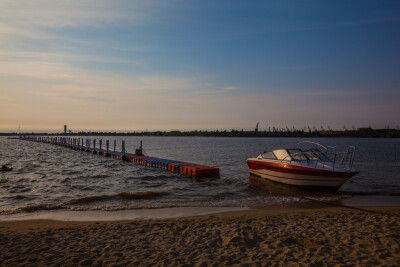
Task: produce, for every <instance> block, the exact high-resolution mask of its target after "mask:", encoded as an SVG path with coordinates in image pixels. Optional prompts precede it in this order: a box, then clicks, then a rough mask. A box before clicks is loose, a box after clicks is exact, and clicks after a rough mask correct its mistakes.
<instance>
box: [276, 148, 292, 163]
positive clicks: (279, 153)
mask: <svg viewBox="0 0 400 267" xmlns="http://www.w3.org/2000/svg"><path fill="white" fill-rule="evenodd" d="M272 152H273V153H274V154H275V157H276V159H278V160H288V161H290V155H289V153H288V152H287V150H286V149H277V150H274V151H272Z"/></svg>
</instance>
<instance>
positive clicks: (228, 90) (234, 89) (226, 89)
mask: <svg viewBox="0 0 400 267" xmlns="http://www.w3.org/2000/svg"><path fill="white" fill-rule="evenodd" d="M238 89H239V87H236V86H228V87H225V88H222V91H226V92H230V91H236V90H238Z"/></svg>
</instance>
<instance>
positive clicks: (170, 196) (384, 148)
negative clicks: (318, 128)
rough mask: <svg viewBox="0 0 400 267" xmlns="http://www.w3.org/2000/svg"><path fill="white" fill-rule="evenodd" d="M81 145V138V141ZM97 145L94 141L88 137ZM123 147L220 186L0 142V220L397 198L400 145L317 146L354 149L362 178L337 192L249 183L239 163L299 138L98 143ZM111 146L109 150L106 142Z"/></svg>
mask: <svg viewBox="0 0 400 267" xmlns="http://www.w3.org/2000/svg"><path fill="white" fill-rule="evenodd" d="M83 138H87V137H83ZM91 138H92V139H97V140H99V139H100V138H101V137H91ZM102 139H103V143H104V141H105V140H107V139H109V140H110V141H113V140H115V139H116V140H117V150H120V147H119V146H120V144H121V140H125V141H126V147H127V151H128V152H132V153H133V152H134V149H135V148H136V147H137V146H138V144H139V142H140V140H143V145H144V149H145V152H146V153H147V154H148V155H150V156H154V157H158V158H166V159H174V160H180V161H186V162H192V163H197V164H204V165H208V166H215V167H219V168H220V172H221V177H220V178H219V179H208V180H206V179H203V180H195V179H192V178H190V177H187V176H183V175H179V174H175V173H169V172H168V171H165V170H162V169H156V168H147V167H143V166H141V165H136V164H133V163H128V162H124V161H120V160H117V159H110V158H106V157H102V156H96V155H91V154H88V153H86V152H78V151H74V150H71V149H68V148H64V147H59V146H54V145H50V144H43V143H35V142H28V141H20V140H11V139H7V138H6V137H0V164H1V165H3V164H8V165H11V166H12V167H13V168H14V169H13V171H11V172H0V214H12V213H18V212H34V211H37V210H54V209H70V210H119V209H142V208H161V207H184V206H190V207H196V206H204V207H216V206H217V207H224V206H225V207H227V206H229V207H251V206H267V205H273V204H281V203H290V202H301V201H307V199H308V198H314V199H319V200H336V199H340V198H343V197H347V196H350V195H357V194H371V195H376V194H388V195H393V194H394V195H398V194H399V192H400V177H399V176H400V175H399V170H400V140H399V139H389V138H388V139H367V138H366V139H356V138H336V139H335V138H323V139H322V138H320V139H318V138H316V139H312V140H314V141H317V142H319V143H322V144H324V145H331V146H336V147H337V149H338V150H344V149H345V148H346V147H347V146H348V145H355V146H356V147H357V154H356V158H355V163H354V165H355V167H356V169H358V170H360V171H361V173H360V174H359V175H357V176H355V177H353V178H352V180H354V182H353V183H351V182H347V183H346V184H344V185H343V186H342V187H341V188H340V190H339V191H338V192H335V193H333V192H328V191H315V190H306V189H300V188H294V187H291V186H285V185H280V184H277V183H272V182H268V181H264V180H261V179H259V178H255V177H252V176H250V175H249V172H248V169H247V165H246V159H247V158H249V157H254V156H257V155H258V154H260V153H261V152H262V151H264V150H270V149H276V148H285V147H290V146H292V145H294V144H295V143H297V142H299V141H302V140H303V139H298V138H211V137H102ZM111 143H112V142H111Z"/></svg>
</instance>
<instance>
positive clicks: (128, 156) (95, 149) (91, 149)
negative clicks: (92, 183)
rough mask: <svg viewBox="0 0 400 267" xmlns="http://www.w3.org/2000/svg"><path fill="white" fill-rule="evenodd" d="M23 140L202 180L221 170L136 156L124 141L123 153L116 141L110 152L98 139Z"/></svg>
mask: <svg viewBox="0 0 400 267" xmlns="http://www.w3.org/2000/svg"><path fill="white" fill-rule="evenodd" d="M21 139H23V140H28V141H33V142H40V143H47V144H52V145H58V146H63V147H67V148H70V149H73V150H78V151H85V152H88V153H91V154H95V155H101V156H105V157H111V158H118V159H121V160H125V161H128V162H132V163H135V164H139V165H143V166H146V167H153V168H161V169H164V170H168V171H170V172H174V173H179V174H182V175H186V176H191V177H196V178H201V177H219V168H215V167H209V166H205V165H199V164H195V163H189V162H182V161H176V160H169V159H161V158H155V157H149V156H145V155H143V153H142V148H141V146H140V148H139V149H136V151H135V154H132V153H127V152H126V151H125V141H122V144H121V147H122V151H120V152H119V151H116V141H114V143H113V146H114V147H113V148H114V149H113V150H110V142H109V140H106V143H105V149H103V140H102V139H100V140H98V141H99V142H98V146H96V145H97V142H96V139H93V140H92V139H86V140H84V139H83V138H72V137H51V136H29V137H21Z"/></svg>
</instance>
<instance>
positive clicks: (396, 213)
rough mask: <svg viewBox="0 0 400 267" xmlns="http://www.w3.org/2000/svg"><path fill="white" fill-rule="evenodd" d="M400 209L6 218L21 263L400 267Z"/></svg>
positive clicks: (5, 232)
mask: <svg viewBox="0 0 400 267" xmlns="http://www.w3.org/2000/svg"><path fill="white" fill-rule="evenodd" d="M399 217H400V207H398V206H396V207H362V208H359V207H344V206H333V205H330V204H326V203H322V202H310V203H299V204H290V205H288V204H286V205H281V206H279V207H278V206H270V207H262V208H253V209H249V210H242V211H228V212H222V213H216V214H208V215H198V216H192V217H180V218H170V219H141V220H124V221H91V222H88V221H86V222H82V221H67V222H66V221H55V220H22V221H1V222H0V237H1V238H0V250H1V251H2V253H1V254H0V262H2V264H4V265H6V266H14V265H62V266H70V265H80V266H85V265H108V264H118V265H140V266H154V265H173V266H182V265H187V264H189V265H191V266H212V265H213V264H217V265H223V266H226V265H243V264H244V266H262V265H273V266H281V265H289V266H291V265H309V264H315V265H318V266H320V265H335V264H340V265H345V266H346V265H373V266H375V265H383V266H396V265H397V266H398V265H400V245H399V243H398V240H399V238H400V221H399V220H398V218H399Z"/></svg>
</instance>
